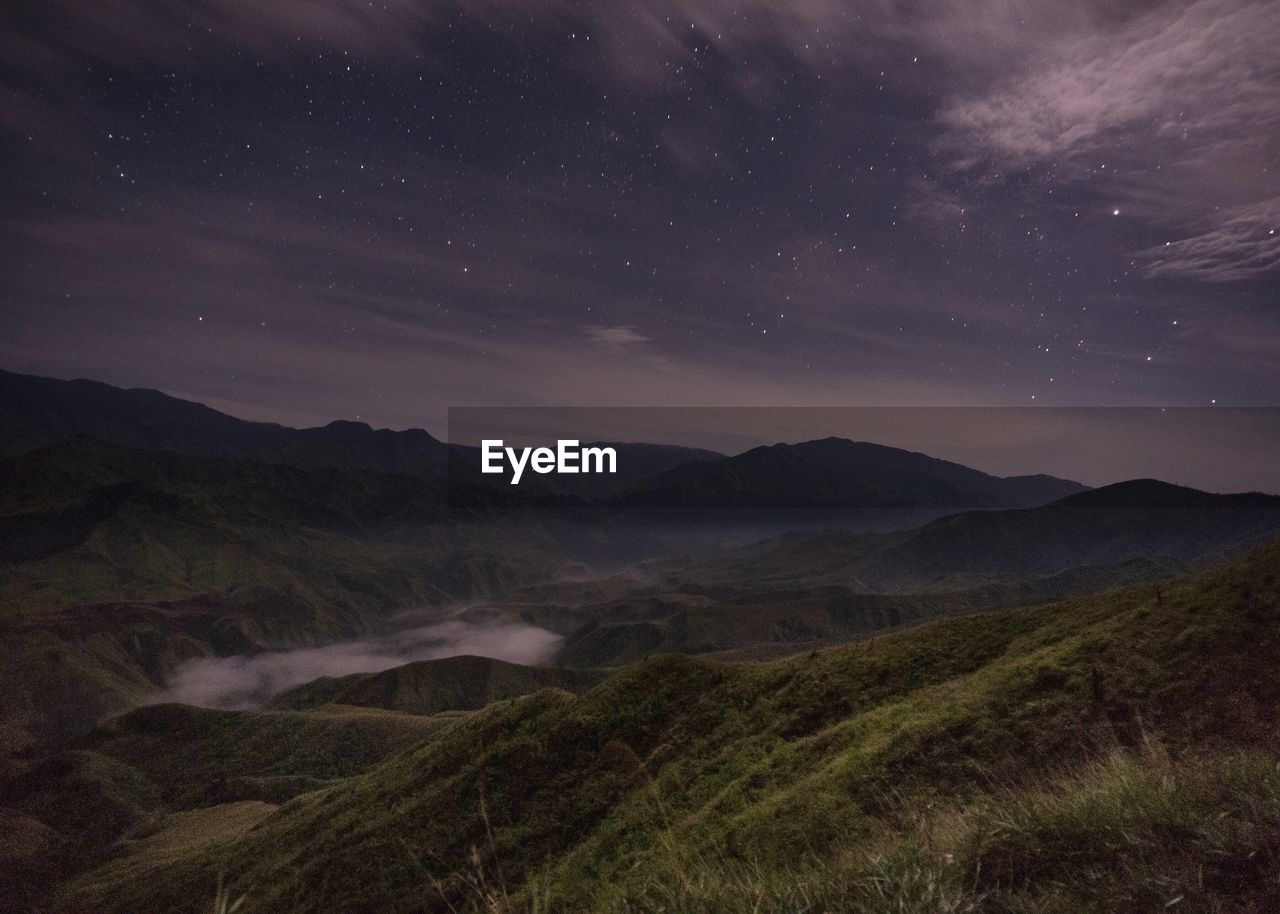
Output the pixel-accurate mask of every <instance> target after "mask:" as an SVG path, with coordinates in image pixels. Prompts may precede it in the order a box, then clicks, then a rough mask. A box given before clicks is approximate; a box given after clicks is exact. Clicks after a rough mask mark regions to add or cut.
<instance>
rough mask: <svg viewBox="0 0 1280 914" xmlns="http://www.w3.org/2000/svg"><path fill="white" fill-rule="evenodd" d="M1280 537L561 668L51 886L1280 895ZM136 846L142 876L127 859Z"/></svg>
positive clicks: (398, 900)
mask: <svg viewBox="0 0 1280 914" xmlns="http://www.w3.org/2000/svg"><path fill="white" fill-rule="evenodd" d="M1278 575H1280V544H1273V545H1271V546H1268V547H1266V548H1264V549H1262V550H1261V551H1259V552H1256V553H1254V554H1252V555H1250V556H1248V557H1247V558H1245V559H1241V560H1238V561H1234V562H1231V563H1229V564H1227V565H1225V566H1223V567H1221V568H1218V569H1214V570H1213V571H1211V572H1207V573H1204V574H1202V575H1199V576H1197V577H1194V578H1191V579H1187V580H1184V581H1180V582H1176V583H1167V584H1162V585H1144V586H1141V587H1138V588H1135V589H1131V590H1127V591H1119V592H1115V593H1111V594H1108V595H1105V596H1102V597H1098V598H1088V599H1080V600H1075V601H1071V602H1067V603H1059V604H1052V605H1047V606H1041V607H1037V608H1033V609H1028V610H1023V611H1017V612H1006V613H998V614H987V615H974V616H967V617H963V618H955V619H948V620H944V621H938V622H932V623H928V624H924V625H921V626H919V627H916V628H913V629H909V630H905V631H901V632H897V633H894V634H889V635H885V636H882V637H877V638H874V639H872V640H869V641H866V642H863V643H858V644H855V645H851V646H848V647H841V648H835V649H832V650H828V651H824V652H820V653H814V654H812V655H802V656H797V657H793V658H790V659H787V660H784V661H780V662H775V663H768V664H760V665H719V664H715V663H711V662H706V661H699V660H695V659H686V658H680V657H662V658H654V659H650V660H648V661H644V662H641V663H639V664H637V665H635V666H633V667H631V668H629V669H627V670H624V671H622V672H620V673H619V674H617V675H615V676H614V677H612V678H610V679H609V680H608V681H607V682H605V683H604V684H603V685H601V686H599V687H597V688H596V689H594V690H592V691H591V692H589V693H587V694H586V695H584V696H582V697H581V698H576V699H575V698H574V697H573V696H572V695H570V694H568V693H566V692H562V691H553V690H549V691H545V692H541V693H538V694H536V695H532V696H528V697H525V698H521V699H517V700H515V701H511V702H502V703H499V704H496V705H494V706H492V707H490V708H488V709H486V710H484V711H481V712H477V713H475V714H472V715H470V716H467V717H465V718H463V719H460V720H458V721H456V722H455V723H454V724H453V725H451V726H450V727H448V728H447V729H445V730H443V731H441V732H440V733H438V734H437V735H436V736H435V737H434V738H432V739H430V740H428V741H426V742H425V743H423V744H421V745H420V746H418V747H416V748H413V749H410V750H407V751H406V752H403V753H401V754H399V755H396V756H393V757H391V758H389V759H388V760H387V761H385V762H383V763H382V764H380V765H377V766H376V767H374V768H372V769H370V770H368V771H367V772H365V773H363V774H360V775H356V776H354V777H351V778H349V779H347V780H344V781H342V782H341V783H339V784H338V785H336V786H334V787H332V788H329V789H325V790H321V791H317V792H314V793H309V794H305V795H303V796H300V797H297V798H296V799H295V800H293V801H292V802H291V803H289V804H287V805H285V806H283V807H281V808H280V809H278V810H276V811H274V812H272V813H270V814H268V815H264V816H262V817H260V818H259V817H256V816H255V817H248V818H253V827H252V828H247V827H246V828H244V829H240V830H236V829H234V828H230V829H227V830H225V831H223V832H221V833H220V836H219V838H218V840H216V841H210V842H206V843H204V844H202V845H201V846H200V847H199V848H198V849H197V850H194V851H191V852H184V853H183V854H180V855H174V854H170V853H168V851H167V850H166V849H164V848H156V847H148V848H133V849H128V848H126V849H123V851H122V856H121V857H119V858H118V859H116V860H114V861H112V862H110V863H107V864H105V865H104V866H102V867H101V868H99V869H97V870H95V871H93V872H90V873H88V874H86V875H84V876H82V877H81V878H79V879H78V880H76V881H75V882H74V883H73V884H72V885H70V886H68V887H66V888H65V889H64V890H63V891H62V892H61V894H60V896H59V905H60V910H64V911H75V910H86V909H92V910H95V911H130V912H133V911H138V910H166V911H197V910H202V909H204V907H205V906H207V904H208V903H209V901H210V900H211V899H212V898H213V895H214V893H215V890H216V886H217V885H218V881H219V878H220V875H221V877H223V878H225V880H226V884H227V886H228V888H229V890H230V892H231V894H232V896H233V897H239V896H243V897H244V907H243V908H242V910H246V911H272V912H312V911H315V912H319V911H332V910H341V911H349V912H361V911H370V912H372V911H436V910H439V911H445V910H455V909H466V908H469V907H473V908H475V909H483V910H490V911H492V910H500V911H523V910H528V911H534V910H538V911H545V910H557V911H561V910H564V911H576V910H581V911H587V910H591V911H619V912H622V911H673V910H679V911H708V912H710V911H725V912H728V911H740V910H748V909H750V910H762V911H778V912H783V911H786V912H791V911H794V912H800V911H812V910H836V909H855V910H857V909H860V910H872V911H877V910H882V911H890V910H892V911H914V912H921V914H923V912H936V911H983V912H1014V911H1040V912H1064V914H1065V912H1068V911H1072V912H1080V911H1115V910H1126V911H1163V910H1167V909H1169V908H1170V907H1172V908H1173V909H1181V910H1188V911H1257V912H1262V911H1269V910H1274V909H1275V908H1276V906H1277V905H1278V904H1280V883H1277V879H1276V873H1277V871H1278V870H1277V866H1280V776H1278V775H1277V767H1276V766H1277V756H1276V754H1275V752H1276V746H1277V742H1276V739H1277V730H1276V724H1275V721H1276V708H1277V706H1278V702H1280V679H1278V678H1277V677H1276V676H1275V675H1274V670H1275V669H1276V667H1277V663H1280V578H1278V577H1277V576H1278ZM143 871H145V873H146V877H145V878H140V877H139V876H138V875H137V874H138V873H140V872H143Z"/></svg>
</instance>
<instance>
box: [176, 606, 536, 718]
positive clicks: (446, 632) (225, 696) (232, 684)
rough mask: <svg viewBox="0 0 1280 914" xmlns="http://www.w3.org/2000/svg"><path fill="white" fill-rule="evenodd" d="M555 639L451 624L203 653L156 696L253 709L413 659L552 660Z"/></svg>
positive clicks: (516, 626) (510, 627) (494, 626)
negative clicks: (257, 650) (288, 646)
mask: <svg viewBox="0 0 1280 914" xmlns="http://www.w3.org/2000/svg"><path fill="white" fill-rule="evenodd" d="M559 643H560V636H559V635H556V634H555V633H554V632H549V631H547V630H546V629H542V628H537V627H535V626H532V625H524V624H520V623H511V622H496V623H486V624H473V623H468V622H459V621H450V622H440V623H437V624H435V625H426V626H422V627H420V628H412V629H406V630H405V631H401V632H396V633H395V634H392V635H383V636H380V637H376V638H362V639H358V640H355V641H345V642H342V643H340V644H330V645H326V646H325V647H314V648H300V649H298V650H293V651H281V652H274V653H266V654H256V655H253V656H237V657H201V658H198V659H195V660H191V661H188V662H186V663H184V664H182V665H181V666H180V667H178V669H177V670H176V671H175V672H174V674H173V676H172V677H171V679H170V683H169V688H168V689H167V690H166V691H165V692H163V693H162V694H161V695H159V696H157V698H156V700H157V701H174V702H180V703H182V704H190V705H200V706H202V707H210V708H251V707H255V706H257V705H260V704H262V703H263V702H264V701H266V700H267V699H269V698H271V697H272V696H274V695H278V694H279V693H281V692H284V691H286V690H288V689H291V688H293V687H294V686H298V685H302V684H303V683H305V682H310V681H312V680H313V679H319V678H320V677H322V676H347V675H350V674H352V673H377V672H381V671H382V670H389V669H391V668H393V667H397V666H401V665H403V664H406V663H412V662H413V661H416V660H437V659H440V658H442V657H457V656H460V655H464V654H470V655H475V656H479V657H492V658H494V659H496V660H506V661H508V662H510V663H521V664H537V663H542V662H546V661H548V660H550V658H551V656H552V654H553V653H554V652H555V649H556V647H557V645H558V644H559Z"/></svg>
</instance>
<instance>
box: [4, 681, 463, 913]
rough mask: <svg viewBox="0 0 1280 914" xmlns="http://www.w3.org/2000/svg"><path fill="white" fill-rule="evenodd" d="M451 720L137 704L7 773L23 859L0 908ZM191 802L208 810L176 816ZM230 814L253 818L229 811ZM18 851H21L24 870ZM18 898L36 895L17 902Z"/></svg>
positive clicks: (359, 765) (321, 781) (10, 843)
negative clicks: (187, 824) (186, 825)
mask: <svg viewBox="0 0 1280 914" xmlns="http://www.w3.org/2000/svg"><path fill="white" fill-rule="evenodd" d="M449 723H450V719H449V718H448V717H447V716H443V717H424V716H420V715H410V714H397V713H393V712H388V711H379V710H371V709H365V708H328V709H325V710H323V711H319V712H306V713H302V712H293V711H268V712H239V711H215V710H210V709H205V708H191V707H185V706H182V705H155V706H150V707H144V708H140V709H138V710H136V711H133V712H131V713H129V714H127V715H125V716H123V717H120V718H116V719H114V720H112V721H109V722H108V723H106V724H105V725H104V726H103V727H101V728H99V729H98V730H96V731H94V733H92V734H90V735H89V736H88V737H86V738H84V739H83V740H80V741H78V742H77V743H76V745H75V746H74V747H72V748H70V749H66V750H63V751H60V752H58V753H56V754H54V755H52V756H50V757H47V758H45V759H43V760H41V761H39V762H37V763H29V764H28V765H26V766H24V767H22V768H20V769H17V770H13V771H10V772H9V774H8V776H7V777H6V778H4V779H3V780H0V807H3V808H4V809H5V810H6V813H5V818H4V819H0V859H4V858H5V857H10V858H15V868H14V869H13V870H12V871H10V872H9V873H7V874H6V876H7V880H8V881H7V882H5V881H4V879H0V886H3V887H4V888H5V889H6V890H7V892H6V893H5V896H4V900H3V901H0V910H3V911H7V910H23V911H26V910H30V908H31V906H36V907H37V908H38V905H37V904H36V902H35V899H37V898H38V897H39V896H40V895H42V894H43V893H44V892H47V891H48V889H49V887H50V886H51V885H52V884H53V882H55V881H56V880H57V879H58V878H59V877H60V876H61V875H62V874H65V873H71V872H75V871H77V870H80V869H83V868H84V867H85V866H88V865H91V864H93V863H94V862H96V861H98V860H101V859H102V857H103V855H104V854H105V853H109V852H112V848H113V846H115V845H116V842H117V841H119V842H123V844H121V845H118V846H115V852H118V851H119V849H120V847H130V848H134V847H145V848H152V847H155V848H159V847H160V846H161V845H163V844H165V843H166V842H167V840H168V837H167V832H168V830H169V829H170V827H171V826H172V825H173V823H174V822H175V821H179V820H180V821H194V822H205V823H206V824H207V823H208V821H212V820H213V819H218V818H219V817H220V816H222V813H220V812H218V811H219V810H228V809H240V810H242V811H243V810H244V809H253V810H256V811H258V812H259V813H261V812H262V811H263V810H264V809H265V810H270V809H274V807H275V804H279V803H283V802H285V801H287V800H288V799H290V798H291V797H294V796H297V795H298V794H301V793H305V792H307V791H313V790H316V789H319V788H322V787H324V786H326V785H329V784H333V783H336V782H337V781H338V780H339V779H342V778H347V777H350V776H352V775H355V774H358V773H359V772H361V771H364V770H366V769H368V768H370V767H372V766H373V765H374V764H376V763H378V762H381V761H383V760H385V759H386V758H387V757H388V756H389V755H392V754H394V753H395V752H397V751H399V750H401V749H404V748H406V747H409V746H413V745H417V744H419V743H421V742H422V741H423V740H425V739H428V738H430V737H431V736H432V735H433V734H435V733H437V732H439V731H440V730H441V729H442V728H444V727H447V726H448V725H449ZM228 804H231V805H230V806H229V805H228ZM246 804H248V805H246ZM187 810H195V811H198V812H199V813H200V815H202V816H204V818H203V819H201V818H199V817H197V818H195V819H190V820H187V819H183V818H182V817H181V816H177V814H179V813H182V812H183V811H187ZM175 816H177V818H176V819H175ZM210 817H212V819H211V818H210ZM227 821H248V820H247V819H244V818H243V817H240V816H235V815H233V816H231V817H230V819H229V820H227ZM171 850H172V848H171V847H165V848H164V849H163V852H164V853H168V852H169V851H171ZM18 858H25V860H24V861H22V862H23V865H22V866H21V868H18V867H17V866H16V864H17V863H18V862H20V861H19V859H18ZM36 863H38V864H39V869H37V868H33V867H34V865H35V864H36ZM15 898H25V899H29V900H30V905H28V906H24V905H12V902H13V900H14V899H15Z"/></svg>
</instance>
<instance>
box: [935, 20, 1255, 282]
mask: <svg viewBox="0 0 1280 914" xmlns="http://www.w3.org/2000/svg"><path fill="white" fill-rule="evenodd" d="M1277 47H1280V4H1276V3H1272V2H1252V0H1195V2H1192V3H1190V4H1166V5H1162V6H1157V7H1155V8H1153V9H1152V10H1150V11H1149V12H1147V13H1146V14H1144V15H1141V16H1138V17H1137V18H1135V19H1133V20H1132V21H1130V22H1128V23H1126V24H1124V25H1123V26H1121V27H1118V28H1107V27H1103V26H1100V27H1099V28H1097V29H1095V30H1094V31H1092V32H1090V33H1085V34H1075V35H1072V36H1070V37H1067V38H1064V39H1062V40H1059V41H1057V42H1054V43H1050V44H1048V45H1046V47H1045V48H1044V59H1043V62H1042V63H1040V64H1039V65H1037V66H1035V67H1032V68H1031V69H1030V70H1029V72H1022V73H1019V74H1017V75H1016V76H1011V77H1009V78H1008V79H1007V80H997V81H996V82H995V83H994V84H993V85H992V87H991V88H989V89H987V90H986V91H981V92H976V93H975V92H971V93H968V94H962V95H958V96H956V97H955V98H953V99H952V100H951V101H950V103H948V104H947V105H945V106H944V108H943V109H942V111H941V113H940V115H939V122H940V124H941V125H942V127H943V128H944V131H945V132H944V135H943V137H942V139H941V141H940V143H941V146H942V148H943V149H945V150H946V152H947V153H948V154H949V155H950V156H951V158H952V161H953V163H954V164H955V165H956V166H957V167H958V168H960V169H962V170H968V171H973V170H982V171H987V172H1010V171H1012V172H1018V171H1022V170H1029V169H1036V170H1039V171H1041V172H1050V173H1052V175H1053V177H1054V179H1055V180H1056V181H1059V182H1071V183H1074V184H1076V185H1078V186H1079V187H1080V188H1081V189H1086V190H1087V189H1088V188H1090V187H1091V186H1093V185H1094V184H1095V183H1096V182H1104V183H1102V184H1097V186H1099V187H1102V186H1105V187H1106V188H1107V191H1106V192H1107V193H1108V194H1110V195H1112V197H1113V198H1114V199H1116V200H1117V201H1119V200H1125V199H1128V198H1130V197H1131V198H1132V199H1133V200H1134V201H1135V202H1137V203H1139V204H1141V205H1140V206H1139V207H1137V208H1135V209H1134V210H1133V211H1130V210H1127V209H1126V210H1125V212H1129V213H1131V215H1135V216H1137V215H1141V217H1142V218H1144V219H1145V220H1146V221H1148V222H1150V223H1151V224H1152V226H1153V227H1155V228H1157V229H1158V230H1160V231H1164V232H1167V233H1169V234H1170V235H1173V236H1174V237H1175V238H1176V237H1177V236H1178V234H1179V233H1183V234H1185V231H1186V229H1185V226H1187V225H1196V224H1199V225H1201V226H1207V228H1205V230H1204V231H1203V232H1201V233H1200V234H1197V235H1195V236H1193V237H1184V238H1181V239H1180V240H1172V241H1171V243H1170V244H1169V245H1161V246H1160V247H1159V248H1153V249H1152V250H1144V251H1142V252H1141V253H1140V255H1139V256H1140V257H1141V259H1142V260H1144V261H1145V262H1146V264H1147V265H1146V267H1145V269H1144V271H1143V275H1146V276H1171V275H1179V276H1183V277H1188V278H1194V279H1199V280H1207V281H1214V282H1226V281H1232V280H1239V279H1250V278H1254V277H1257V276H1260V275H1262V274H1264V273H1268V272H1270V271H1272V270H1275V269H1276V268H1277V266H1278V265H1280V262H1278V261H1277V257H1276V256H1275V247H1274V244H1273V240H1274V236H1267V234H1266V230H1268V229H1271V228H1275V219H1274V203H1272V202H1268V203H1262V204H1257V203H1256V201H1257V200H1259V199H1264V200H1269V199H1272V198H1274V197H1275V195H1276V194H1277V192H1278V191H1280V188H1278V187H1277V184H1276V180H1277V173H1276V170H1275V168H1274V167H1269V166H1274V160H1275V155H1276V147H1275V137H1276V136H1277V135H1280V93H1277V92H1276V86H1277V85H1278V84H1280V56H1277V54H1276V53H1275V48H1277ZM1108 168H1110V170H1109V171H1108V170H1107V169H1108ZM1152 201H1158V205H1152ZM1259 229H1262V233H1261V235H1259V233H1258V230H1259Z"/></svg>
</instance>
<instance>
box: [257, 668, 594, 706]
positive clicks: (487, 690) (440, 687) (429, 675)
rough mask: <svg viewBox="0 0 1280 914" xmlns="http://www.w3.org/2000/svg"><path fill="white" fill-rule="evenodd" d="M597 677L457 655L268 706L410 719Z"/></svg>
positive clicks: (577, 687) (355, 677) (317, 688)
mask: <svg viewBox="0 0 1280 914" xmlns="http://www.w3.org/2000/svg"><path fill="white" fill-rule="evenodd" d="M603 678H604V675H603V674H602V673H597V672H595V671H593V670H580V669H556V668H552V667H532V666H522V665H520V664H516V663H508V662H506V661H504V660H497V659H495V658H492V657H470V656H466V655H463V656H458V657H445V658H442V659H440V660H419V661H417V662H415V663H407V664H404V665H403V666H398V667H393V668H392V669H390V670H385V671H383V672H381V673H355V674H352V675H350V676H338V677H323V678H320V679H316V680H313V681H311V682H309V683H306V684H305V685H301V686H298V687H297V688H294V689H290V690H289V691H287V692H283V693H281V694H280V695H277V696H276V697H275V698H273V699H272V700H271V702H270V707H272V708H288V709H292V710H305V709H311V708H319V707H323V706H326V705H346V706H358V707H363V708H382V709H385V710H389V711H404V712H407V713H410V714H438V713H440V712H442V711H474V710H478V709H480V708H483V707H485V706H486V705H490V704H493V703H494V702H495V701H505V700H507V699H510V698H518V697H519V696H521V695H529V694H531V693H533V692H538V691H541V690H542V689H564V690H565V691H567V692H575V693H576V692H584V691H586V690H587V689H588V688H589V687H591V686H593V685H596V684H598V683H599V682H600V681H601V680H602V679H603Z"/></svg>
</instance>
